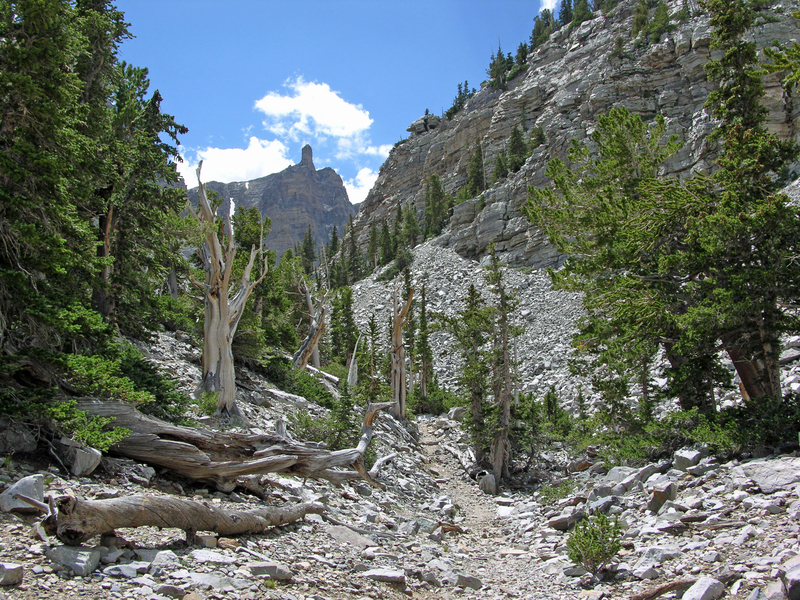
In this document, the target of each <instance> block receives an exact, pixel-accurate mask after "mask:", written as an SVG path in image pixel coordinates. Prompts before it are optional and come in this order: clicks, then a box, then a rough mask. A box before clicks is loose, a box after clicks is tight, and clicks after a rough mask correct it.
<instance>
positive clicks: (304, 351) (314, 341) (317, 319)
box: [292, 306, 325, 369]
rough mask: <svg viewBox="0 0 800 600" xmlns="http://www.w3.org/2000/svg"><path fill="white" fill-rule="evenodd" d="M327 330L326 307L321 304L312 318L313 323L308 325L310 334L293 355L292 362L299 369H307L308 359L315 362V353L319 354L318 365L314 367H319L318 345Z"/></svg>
mask: <svg viewBox="0 0 800 600" xmlns="http://www.w3.org/2000/svg"><path fill="white" fill-rule="evenodd" d="M324 332H325V307H324V306H321V307H320V308H319V309H318V310H317V313H316V315H314V316H313V317H312V318H311V324H310V325H309V326H308V335H306V338H305V339H304V340H303V343H302V344H300V348H298V350H297V352H295V353H294V356H293V357H292V363H293V364H294V366H295V367H296V368H298V369H305V368H306V366H308V361H309V359H311V361H312V362H313V358H314V354H315V353H316V354H317V365H314V368H316V369H319V366H318V364H319V351H318V349H317V345H318V344H319V340H320V338H321V337H322V334H323V333H324Z"/></svg>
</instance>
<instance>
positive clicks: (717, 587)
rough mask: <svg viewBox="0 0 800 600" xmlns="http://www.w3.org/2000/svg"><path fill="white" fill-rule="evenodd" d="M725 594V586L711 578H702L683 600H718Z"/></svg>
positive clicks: (687, 592) (684, 595) (686, 593)
mask: <svg viewBox="0 0 800 600" xmlns="http://www.w3.org/2000/svg"><path fill="white" fill-rule="evenodd" d="M724 593H725V585H724V584H723V583H722V582H721V581H719V580H717V579H713V578H711V577H701V578H700V579H698V580H697V582H696V583H695V584H694V585H693V586H692V587H690V588H689V589H688V590H686V592H685V593H684V594H683V600H717V598H720V597H721V596H722V594H724Z"/></svg>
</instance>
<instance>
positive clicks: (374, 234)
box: [367, 221, 378, 271]
mask: <svg viewBox="0 0 800 600" xmlns="http://www.w3.org/2000/svg"><path fill="white" fill-rule="evenodd" d="M367 260H368V261H369V266H370V270H371V271H372V270H374V269H375V268H377V266H378V228H377V227H375V221H371V222H370V224H369V243H368V244H367Z"/></svg>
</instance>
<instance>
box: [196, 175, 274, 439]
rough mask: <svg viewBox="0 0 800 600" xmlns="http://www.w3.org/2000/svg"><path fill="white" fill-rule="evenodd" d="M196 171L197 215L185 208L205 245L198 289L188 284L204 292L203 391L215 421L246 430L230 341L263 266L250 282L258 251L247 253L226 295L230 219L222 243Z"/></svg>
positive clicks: (233, 250) (232, 253) (230, 261)
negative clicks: (212, 396) (213, 404)
mask: <svg viewBox="0 0 800 600" xmlns="http://www.w3.org/2000/svg"><path fill="white" fill-rule="evenodd" d="M202 166H203V161H200V165H199V166H198V167H197V182H198V189H197V197H198V201H197V210H195V209H194V207H193V206H192V205H191V204H189V205H188V208H189V211H190V212H191V213H192V215H193V216H194V217H195V218H196V219H197V220H198V221H199V222H200V223H202V224H203V225H204V229H205V240H204V242H203V245H202V246H201V247H200V249H199V251H198V256H199V257H200V260H201V262H202V263H203V269H204V270H205V281H204V282H203V283H201V282H198V281H195V280H192V283H193V284H194V285H195V286H197V287H198V288H199V289H200V290H202V292H203V298H204V304H205V320H204V321H203V379H202V382H201V388H202V391H205V392H212V393H216V394H218V399H217V415H218V416H220V417H223V418H226V419H230V420H231V421H232V422H233V423H235V424H239V425H246V424H247V420H246V419H245V418H244V415H243V414H242V412H241V411H240V410H239V408H238V407H237V406H236V375H235V371H234V364H233V350H232V344H233V336H234V335H235V334H236V328H237V327H238V325H239V320H240V319H241V317H242V313H243V312H244V307H245V304H246V303H247V299H248V297H249V296H250V293H251V292H252V291H253V288H254V287H255V286H256V285H258V284H259V283H260V282H261V281H262V280H263V279H264V277H266V274H267V262H266V258H264V265H263V269H262V273H261V276H260V277H259V278H258V279H257V280H256V281H250V273H251V271H252V270H253V263H254V262H255V258H256V256H257V255H258V254H263V253H262V252H261V249H260V248H259V249H256V247H255V246H253V247H252V248H251V249H250V260H249V261H248V262H247V266H246V267H245V269H244V272H243V274H242V278H241V281H240V282H239V285H238V287H237V288H236V292H235V293H234V294H232V295H231V291H232V288H231V276H232V272H233V260H234V257H235V256H236V245H235V243H234V237H233V227H232V226H231V220H230V214H227V215H225V217H224V227H223V228H222V232H221V234H220V235H221V238H222V239H221V240H220V237H218V233H217V232H218V231H219V222H218V220H217V216H216V215H215V214H214V211H213V210H212V209H211V205H210V203H209V201H208V196H207V194H206V186H205V184H204V183H203V182H202V181H201V180H200V169H201V168H202Z"/></svg>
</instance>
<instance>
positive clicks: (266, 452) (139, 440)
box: [78, 398, 392, 492]
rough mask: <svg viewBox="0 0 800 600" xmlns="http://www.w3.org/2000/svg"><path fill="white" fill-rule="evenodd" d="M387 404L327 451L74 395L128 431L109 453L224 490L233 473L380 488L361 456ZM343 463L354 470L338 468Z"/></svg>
mask: <svg viewBox="0 0 800 600" xmlns="http://www.w3.org/2000/svg"><path fill="white" fill-rule="evenodd" d="M390 406H392V403H390V402H384V403H380V404H370V405H369V406H368V407H367V411H366V414H365V416H364V422H363V424H362V427H361V438H360V440H359V443H358V446H356V447H355V448H348V449H345V450H336V451H329V450H325V449H323V448H320V447H319V446H312V445H310V444H303V443H301V442H296V441H292V440H289V439H286V438H284V437H280V436H278V435H271V434H258V435H257V434H244V433H227V432H226V433H222V432H216V431H210V430H206V429H195V428H191V427H180V426H177V425H171V424H169V423H165V422H163V421H160V420H158V419H154V418H151V417H147V416H145V415H143V414H142V413H140V412H139V411H137V410H136V409H135V408H134V407H133V406H131V405H129V404H125V403H122V402H118V401H110V400H97V399H94V398H82V399H79V400H78V408H79V409H80V410H85V411H86V412H88V413H89V414H91V415H94V416H100V417H115V421H114V423H113V424H114V426H116V427H125V428H127V429H130V430H131V434H130V435H128V436H127V437H126V438H125V439H123V440H122V441H120V442H119V443H118V444H116V445H114V446H112V448H111V451H112V452H114V453H116V454H119V455H122V456H125V457H127V458H132V459H134V460H138V461H142V462H145V463H149V464H151V465H155V466H159V467H163V468H166V469H168V470H170V471H172V472H174V473H177V474H179V475H182V476H183V477H187V478H189V479H193V480H199V481H208V482H211V483H213V484H214V485H215V486H216V487H217V489H218V490H220V491H224V492H230V491H232V490H233V489H234V488H235V487H236V478H237V477H240V476H243V475H254V474H266V473H288V474H294V475H298V476H300V477H308V478H315V479H327V480H329V481H332V482H335V483H338V482H342V481H346V480H348V479H358V478H363V479H366V480H367V481H369V482H370V483H371V484H373V485H375V486H377V487H381V485H380V484H379V483H377V482H375V481H374V480H373V479H372V477H371V476H370V475H369V473H367V471H366V469H365V468H364V461H363V457H364V452H365V451H366V449H367V446H369V443H370V441H371V440H372V435H373V431H372V421H373V419H374V418H375V414H376V413H377V412H378V411H379V410H381V409H384V408H388V407H390ZM344 468H352V469H354V470H352V471H351V470H344V471H342V470H336V469H344Z"/></svg>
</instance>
